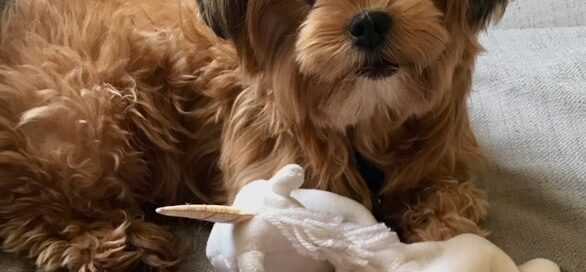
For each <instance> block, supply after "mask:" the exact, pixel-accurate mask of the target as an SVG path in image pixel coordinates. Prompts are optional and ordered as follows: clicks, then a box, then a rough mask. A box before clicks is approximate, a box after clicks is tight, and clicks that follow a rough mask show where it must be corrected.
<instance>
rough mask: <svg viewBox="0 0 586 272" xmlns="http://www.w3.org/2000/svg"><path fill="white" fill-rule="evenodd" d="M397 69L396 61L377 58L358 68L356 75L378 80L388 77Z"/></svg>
mask: <svg viewBox="0 0 586 272" xmlns="http://www.w3.org/2000/svg"><path fill="white" fill-rule="evenodd" d="M397 71H399V65H397V64H396V63H393V62H390V61H387V60H379V61H374V62H368V63H366V64H365V65H363V66H362V67H361V68H360V69H358V71H357V74H358V76H361V77H365V78H368V79H372V80H379V79H383V78H387V77H390V76H392V75H394V74H396V73H397Z"/></svg>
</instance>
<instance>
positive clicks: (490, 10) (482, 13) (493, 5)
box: [467, 0, 509, 31]
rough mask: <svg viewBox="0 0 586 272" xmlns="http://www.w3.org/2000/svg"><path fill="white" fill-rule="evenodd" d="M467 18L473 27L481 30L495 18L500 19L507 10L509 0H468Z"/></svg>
mask: <svg viewBox="0 0 586 272" xmlns="http://www.w3.org/2000/svg"><path fill="white" fill-rule="evenodd" d="M467 1H468V12H467V17H468V18H467V19H468V23H469V24H470V27H471V29H473V30H476V31H478V30H481V29H484V28H486V27H487V26H488V24H489V23H490V22H491V21H492V20H493V19H499V18H500V17H501V16H502V15H503V14H504V12H505V8H506V6H507V3H508V2H509V1H508V0H467Z"/></svg>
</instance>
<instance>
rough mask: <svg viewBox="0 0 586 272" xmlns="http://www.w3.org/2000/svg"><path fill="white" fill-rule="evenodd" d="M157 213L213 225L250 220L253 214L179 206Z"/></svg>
mask: <svg viewBox="0 0 586 272" xmlns="http://www.w3.org/2000/svg"><path fill="white" fill-rule="evenodd" d="M157 213H159V214H162V215H166V216H173V217H183V218H190V219H197V220H202V221H208V222H213V223H240V222H244V221H247V220H250V219H252V218H253V217H254V216H255V214H252V213H246V212H243V211H241V210H240V209H238V208H235V207H231V206H219V205H179V206H168V207H162V208H158V209H157Z"/></svg>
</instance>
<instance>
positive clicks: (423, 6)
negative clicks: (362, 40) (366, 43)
mask: <svg viewBox="0 0 586 272" xmlns="http://www.w3.org/2000/svg"><path fill="white" fill-rule="evenodd" d="M310 2H313V1H306V0H278V1H277V0H199V1H197V3H198V5H199V11H200V13H201V15H202V16H201V19H197V18H198V16H197V15H196V13H197V8H195V3H193V2H192V1H190V0H185V1H161V0H77V1H71V0H53V1H46V0H16V1H15V2H14V3H11V4H9V7H8V9H7V10H6V11H5V12H4V15H3V17H2V19H1V24H0V240H2V241H3V244H2V246H3V249H4V250H5V251H9V252H14V253H18V254H21V255H25V256H28V257H30V258H33V259H34V260H35V262H36V265H37V267H38V268H39V270H41V271H56V270H59V269H61V268H65V269H68V270H71V271H133V270H136V269H139V268H142V267H149V268H152V269H156V270H162V271H163V270H169V269H170V268H171V267H173V265H175V264H176V263H177V254H176V252H175V250H174V248H175V245H173V244H172V238H171V236H170V234H169V233H168V232H166V231H165V230H164V228H163V227H162V226H159V225H156V224H153V223H148V222H145V219H144V218H143V217H144V216H143V214H142V212H141V206H142V205H143V204H145V203H156V204H158V205H163V204H172V203H179V202H213V203H222V202H226V201H230V198H231V197H233V196H234V194H235V193H236V192H237V191H238V190H239V189H240V188H241V187H242V186H243V185H244V184H245V183H247V182H249V181H251V180H253V179H256V178H266V177H269V176H271V175H272V174H273V173H274V172H275V171H276V170H277V169H279V168H280V167H281V166H283V165H285V164H288V163H292V162H297V163H300V164H302V165H303V166H304V167H306V168H307V169H308V174H309V175H308V183H307V186H308V187H314V188H320V189H326V190H330V191H333V192H336V193H340V194H342V195H346V196H350V197H353V198H355V199H357V200H359V201H361V202H362V203H364V204H365V205H366V206H368V207H370V208H373V203H374V204H376V205H374V206H376V207H378V208H382V209H383V214H384V217H385V218H386V219H388V221H389V222H391V223H393V224H394V226H395V227H396V228H398V229H399V230H401V231H402V233H403V235H404V236H405V237H406V239H408V240H411V241H416V240H422V239H425V240H427V239H445V238H448V237H450V236H452V235H454V234H457V233H461V232H477V233H480V232H482V231H481V230H480V229H479V228H478V226H477V225H476V224H477V222H478V221H479V220H480V219H481V218H482V217H483V216H484V214H485V209H486V203H485V202H484V200H483V199H482V193H481V192H479V191H478V190H477V189H476V188H475V187H474V186H473V184H472V183H470V181H469V180H470V178H471V171H472V170H473V169H474V166H475V163H476V162H477V161H478V159H479V157H480V153H479V150H478V147H477V144H476V141H475V138H474V136H473V133H472V131H471V129H470V125H469V121H468V116H467V110H466V97H467V95H468V93H469V90H470V87H471V86H470V85H471V74H472V71H473V66H474V60H475V57H476V55H477V54H478V53H479V52H480V50H481V47H480V45H479V44H478V43H477V38H476V35H477V32H478V31H480V30H481V29H483V28H484V26H485V25H486V24H487V22H488V21H489V20H490V19H491V18H493V15H494V14H498V13H499V11H501V10H502V8H503V7H504V5H505V4H506V1H505V0H482V1H474V0H434V1H432V0H358V1H350V0H317V1H315V4H314V5H311V4H310ZM365 9H376V10H381V11H384V12H386V13H388V14H390V15H391V16H392V17H393V20H394V26H393V28H392V31H393V32H392V37H393V39H390V40H389V42H388V43H386V44H385V46H384V49H383V50H382V51H381V52H380V54H379V55H378V57H373V56H369V55H367V54H364V53H361V52H359V51H357V50H356V49H355V48H354V47H353V46H352V45H351V44H350V43H349V41H348V38H347V33H346V26H347V25H348V22H349V20H350V18H351V17H353V16H354V15H356V14H357V13H358V12H359V11H361V10H365ZM194 18H196V19H194ZM206 24H207V25H209V26H211V28H208V26H207V25H206ZM214 32H216V34H217V35H216V34H214ZM219 37H224V38H226V40H224V39H221V38H219ZM376 58H384V59H386V60H388V61H390V62H393V63H395V64H396V65H398V67H399V70H398V72H397V73H396V74H395V75H393V76H391V77H386V78H380V79H377V80H370V79H365V78H363V77H362V76H360V75H357V74H356V70H357V69H359V68H360V67H361V65H364V64H365V63H368V62H369V61H373V59H376ZM354 152H360V153H361V154H363V155H364V156H365V157H367V158H368V159H370V160H371V161H372V162H373V163H375V164H376V165H377V166H378V167H379V168H381V169H383V170H384V171H385V173H386V175H387V180H386V182H385V186H384V188H383V191H382V192H381V194H380V195H373V194H372V192H370V190H369V189H368V187H367V185H366V184H365V181H364V180H363V178H362V177H361V176H360V174H359V173H358V171H357V169H356V167H355V161H354V156H353V153H354ZM216 165H218V166H219V167H216ZM220 172H221V173H220ZM376 198H378V199H380V201H381V203H380V204H378V203H377V202H376V201H374V200H375V199H376Z"/></svg>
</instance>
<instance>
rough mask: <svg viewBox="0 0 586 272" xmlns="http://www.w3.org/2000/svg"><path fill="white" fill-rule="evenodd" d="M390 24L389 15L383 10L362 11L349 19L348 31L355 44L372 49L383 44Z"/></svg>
mask: <svg viewBox="0 0 586 272" xmlns="http://www.w3.org/2000/svg"><path fill="white" fill-rule="evenodd" d="M392 24H393V22H392V20H391V17H390V16H389V15H388V14H386V13H385V12H382V11H371V12H363V13H361V14H358V15H356V16H354V18H352V20H350V24H349V25H348V31H349V32H350V36H352V38H353V39H354V44H356V46H358V47H359V48H362V49H364V50H374V49H375V48H377V47H378V46H380V45H381V44H383V42H384V41H385V38H386V36H387V33H388V32H389V30H390V29H391V26H392Z"/></svg>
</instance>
